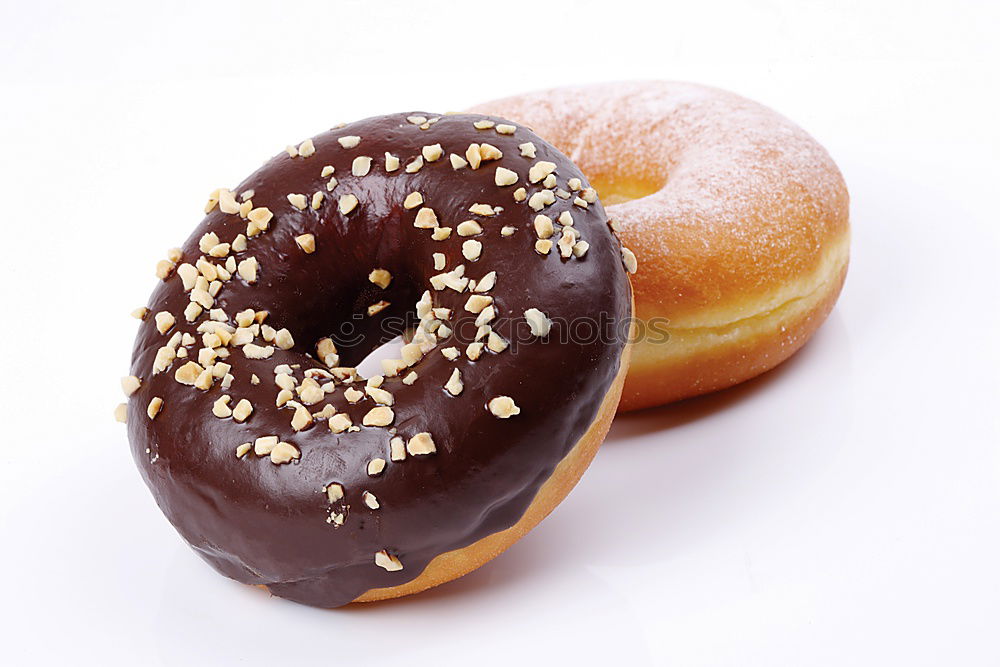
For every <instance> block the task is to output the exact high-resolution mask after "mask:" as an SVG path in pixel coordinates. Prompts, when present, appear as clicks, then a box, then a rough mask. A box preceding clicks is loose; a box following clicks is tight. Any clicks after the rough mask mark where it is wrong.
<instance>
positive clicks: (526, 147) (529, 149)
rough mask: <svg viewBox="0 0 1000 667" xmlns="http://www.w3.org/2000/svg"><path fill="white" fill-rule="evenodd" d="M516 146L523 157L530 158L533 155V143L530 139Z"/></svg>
mask: <svg viewBox="0 0 1000 667" xmlns="http://www.w3.org/2000/svg"><path fill="white" fill-rule="evenodd" d="M518 148H519V149H520V150H521V155H523V156H524V157H530V158H534V157H535V144H533V143H531V142H530V141H527V142H525V143H523V144H521V145H520V146H518Z"/></svg>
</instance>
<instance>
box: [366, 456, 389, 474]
mask: <svg viewBox="0 0 1000 667" xmlns="http://www.w3.org/2000/svg"><path fill="white" fill-rule="evenodd" d="M383 470H385V459H382V458H374V459H372V460H371V461H369V462H368V474H369V475H371V476H372V477H375V476H376V475H381V474H382V471H383Z"/></svg>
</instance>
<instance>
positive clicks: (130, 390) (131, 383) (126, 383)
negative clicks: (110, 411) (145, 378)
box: [122, 375, 142, 396]
mask: <svg viewBox="0 0 1000 667" xmlns="http://www.w3.org/2000/svg"><path fill="white" fill-rule="evenodd" d="M141 386H142V380H140V379H139V378H137V377H136V376H134V375H126V376H125V377H123V378H122V391H123V392H125V396H131V395H132V394H134V393H135V392H137V391H139V387H141Z"/></svg>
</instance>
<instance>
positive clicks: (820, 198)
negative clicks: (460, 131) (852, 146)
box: [475, 82, 850, 410]
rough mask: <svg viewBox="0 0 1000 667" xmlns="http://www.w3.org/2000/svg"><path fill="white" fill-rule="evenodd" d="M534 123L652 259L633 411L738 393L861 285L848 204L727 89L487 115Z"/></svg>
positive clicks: (539, 101)
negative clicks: (850, 270) (852, 261)
mask: <svg viewBox="0 0 1000 667" xmlns="http://www.w3.org/2000/svg"><path fill="white" fill-rule="evenodd" d="M475 111H477V112H481V113H496V114H500V115H503V116H505V117H508V118H515V119H517V120H518V121H519V122H521V123H524V124H525V125H527V126H529V127H531V128H532V129H534V130H535V131H536V132H538V133H539V134H540V135H541V136H543V137H545V138H546V139H547V140H548V141H551V142H552V143H553V144H554V145H555V146H556V147H558V148H559V149H560V150H562V151H563V152H564V153H565V154H566V155H568V156H569V157H570V158H571V159H572V160H573V161H574V162H575V163H576V164H577V165H578V166H579V167H580V168H581V169H582V170H583V171H584V173H586V174H587V175H588V176H589V177H590V179H591V183H592V184H593V185H594V187H595V188H597V190H598V192H599V193H600V195H601V200H602V201H603V202H604V204H605V206H607V207H608V208H607V211H608V215H609V217H610V218H611V219H612V224H614V225H615V226H616V228H618V229H620V230H621V236H622V240H623V241H624V242H625V244H626V245H627V246H628V247H630V248H632V249H633V250H634V251H635V254H636V256H637V257H638V258H639V271H638V273H637V274H636V275H635V276H634V277H633V279H632V283H633V287H634V289H635V307H636V318H637V320H638V322H639V324H640V327H639V334H638V336H637V341H636V345H635V347H634V349H633V352H632V362H631V367H630V369H629V373H628V379H627V381H626V383H625V390H624V394H623V396H622V402H621V406H620V409H622V410H630V409H636V408H643V407H648V406H653V405H659V404H662V403H667V402H670V401H675V400H678V399H682V398H687V397H689V396H695V395H698V394H703V393H706V392H709V391H714V390H717V389H723V388H725V387H729V386H732V385H734V384H736V383H739V382H742V381H744V380H747V379H749V378H751V377H754V376H755V375H758V374H759V373H763V372H764V371H766V370H769V369H771V368H773V367H774V366H776V365H777V364H779V363H781V362H782V361H784V360H785V359H787V358H788V357H789V356H791V355H792V354H793V353H794V352H795V351H796V350H798V349H799V348H800V347H802V345H803V344H805V342H806V341H807V340H808V339H809V337H810V336H811V335H812V334H813V332H815V331H816V329H817V328H818V327H819V325H820V324H821V323H822V322H823V320H824V319H825V318H826V316H827V315H828V314H829V313H830V310H831V309H832V308H833V305H834V303H835V302H836V300H837V296H838V295H839V294H840V289H841V286H842V285H843V282H844V278H845V276H846V273H847V261H848V245H849V237H850V231H849V226H848V195H847V188H846V186H845V184H844V180H843V178H842V177H841V175H840V172H839V171H838V169H837V166H836V165H835V164H834V163H833V160H832V159H831V158H830V156H829V155H828V154H827V152H826V151H825V150H824V149H823V147H822V146H820V145H819V144H818V143H817V142H816V141H815V140H814V139H813V138H812V137H810V136H809V135H808V134H806V132H805V131H803V130H802V129H801V128H799V127H797V126H796V125H794V124H793V123H791V122H790V121H788V120H787V119H785V118H784V117H782V116H780V115H778V114H777V113H775V112H774V111H772V110H770V109H768V108H766V107H764V106H761V105H760V104H757V103H755V102H752V101H750V100H747V99H744V98H742V97H739V96H737V95H734V94H732V93H728V92H724V91H721V90H717V89H714V88H706V87H703V86H697V85H691V84H684V83H665V82H638V83H616V84H604V85H597V86H584V87H577V88H561V89H557V90H548V91H543V92H537V93H531V94H528V95H521V96H517V97H512V98H508V99H503V100H498V101H494V102H489V103H486V104H482V105H479V106H478V107H476V108H475Z"/></svg>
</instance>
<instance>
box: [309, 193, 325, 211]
mask: <svg viewBox="0 0 1000 667" xmlns="http://www.w3.org/2000/svg"><path fill="white" fill-rule="evenodd" d="M325 197H326V195H324V194H323V193H322V192H314V193H313V196H312V199H311V200H310V202H309V204H310V206H312V209H313V210H314V211H318V210H319V207H320V206H322V205H323V199H324V198H325Z"/></svg>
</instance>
